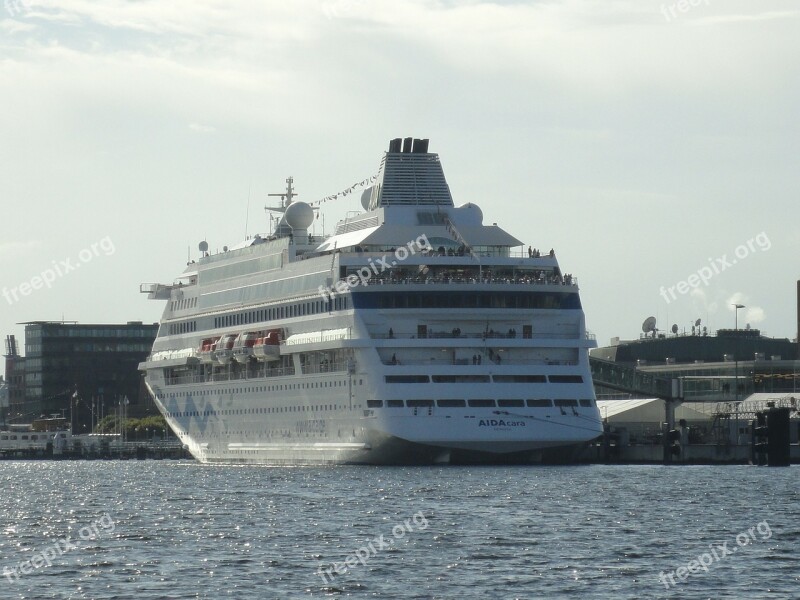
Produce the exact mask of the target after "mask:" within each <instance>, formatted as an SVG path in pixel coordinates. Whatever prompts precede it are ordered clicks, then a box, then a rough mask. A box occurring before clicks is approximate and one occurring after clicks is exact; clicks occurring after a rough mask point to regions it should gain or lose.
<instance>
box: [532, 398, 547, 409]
mask: <svg viewBox="0 0 800 600" xmlns="http://www.w3.org/2000/svg"><path fill="white" fill-rule="evenodd" d="M528 406H529V407H531V408H549V407H551V406H553V403H552V402H550V400H545V399H543V398H536V399H533V400H528Z"/></svg>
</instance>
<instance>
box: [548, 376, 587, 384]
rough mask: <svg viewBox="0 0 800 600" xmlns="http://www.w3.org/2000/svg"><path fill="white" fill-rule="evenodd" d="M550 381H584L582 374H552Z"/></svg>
mask: <svg viewBox="0 0 800 600" xmlns="http://www.w3.org/2000/svg"><path fill="white" fill-rule="evenodd" d="M550 383H583V377H581V376H580V375H550Z"/></svg>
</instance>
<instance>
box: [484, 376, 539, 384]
mask: <svg viewBox="0 0 800 600" xmlns="http://www.w3.org/2000/svg"><path fill="white" fill-rule="evenodd" d="M494 381H495V383H546V382H547V378H546V377H545V376H544V375H495V376H494Z"/></svg>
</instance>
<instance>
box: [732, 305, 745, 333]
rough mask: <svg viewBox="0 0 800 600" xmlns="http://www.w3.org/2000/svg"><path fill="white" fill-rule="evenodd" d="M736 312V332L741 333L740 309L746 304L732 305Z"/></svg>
mask: <svg viewBox="0 0 800 600" xmlns="http://www.w3.org/2000/svg"><path fill="white" fill-rule="evenodd" d="M731 306H733V308H734V309H735V311H736V331H739V309H740V308H744V307H745V306H744V304H731Z"/></svg>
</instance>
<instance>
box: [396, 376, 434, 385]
mask: <svg viewBox="0 0 800 600" xmlns="http://www.w3.org/2000/svg"><path fill="white" fill-rule="evenodd" d="M429 381H430V379H429V378H428V376H427V375H386V383H428V382H429Z"/></svg>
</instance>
